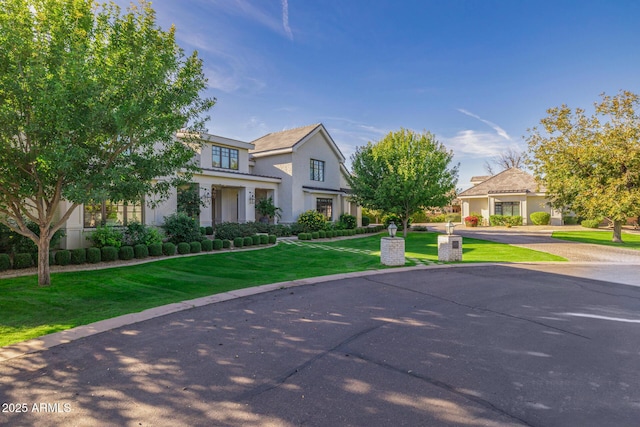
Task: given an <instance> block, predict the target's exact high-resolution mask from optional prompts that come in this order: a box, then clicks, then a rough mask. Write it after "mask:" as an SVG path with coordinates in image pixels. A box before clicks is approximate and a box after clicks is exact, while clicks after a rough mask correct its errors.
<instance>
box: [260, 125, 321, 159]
mask: <svg viewBox="0 0 640 427" xmlns="http://www.w3.org/2000/svg"><path fill="white" fill-rule="evenodd" d="M318 126H321V124H319V123H317V124H313V125H309V126H302V127H299V128H295V129H289V130H283V131H280V132H273V133H270V134H268V135H265V136H263V137H260V138H258V139H256V140H255V141H253V142H252V144H253V145H254V146H255V149H253V150H250V151H249V152H250V153H260V152H263V151H273V150H282V149H286V148H292V147H293V146H294V145H296V144H297V143H298V142H300V141H302V140H303V139H304V138H305V137H306V136H307V135H309V134H310V133H311V132H313V131H314V130H315V129H316V128H317V127H318Z"/></svg>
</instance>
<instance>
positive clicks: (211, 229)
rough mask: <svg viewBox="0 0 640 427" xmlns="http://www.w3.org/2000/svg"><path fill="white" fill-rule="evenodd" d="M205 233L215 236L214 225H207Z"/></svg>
mask: <svg viewBox="0 0 640 427" xmlns="http://www.w3.org/2000/svg"><path fill="white" fill-rule="evenodd" d="M204 233H205V234H206V235H207V236H213V227H212V226H210V225H209V226H207V227H205V228H204Z"/></svg>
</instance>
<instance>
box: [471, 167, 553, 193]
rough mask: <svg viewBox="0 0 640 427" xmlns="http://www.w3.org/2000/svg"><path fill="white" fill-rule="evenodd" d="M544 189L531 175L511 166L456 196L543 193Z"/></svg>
mask: <svg viewBox="0 0 640 427" xmlns="http://www.w3.org/2000/svg"><path fill="white" fill-rule="evenodd" d="M545 191H546V189H545V188H544V187H543V186H541V185H539V184H538V182H537V181H536V179H535V178H534V177H533V175H531V174H528V173H527V172H525V171H523V170H520V169H517V168H511V169H507V170H505V171H503V172H500V173H499V174H497V175H494V176H492V177H490V178H488V179H487V180H485V181H482V182H481V183H480V184H477V185H475V186H473V187H471V188H469V189H468V190H465V191H463V192H462V193H460V194H458V197H469V196H487V195H489V194H508V193H544V192H545Z"/></svg>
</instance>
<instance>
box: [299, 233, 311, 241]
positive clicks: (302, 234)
mask: <svg viewBox="0 0 640 427" xmlns="http://www.w3.org/2000/svg"><path fill="white" fill-rule="evenodd" d="M298 240H309V239H308V238H307V233H298Z"/></svg>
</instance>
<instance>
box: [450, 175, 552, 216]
mask: <svg viewBox="0 0 640 427" xmlns="http://www.w3.org/2000/svg"><path fill="white" fill-rule="evenodd" d="M471 182H472V184H474V185H473V187H471V188H469V189H467V190H465V191H463V192H462V193H460V194H458V199H460V201H461V204H462V219H463V220H464V218H465V217H466V216H469V215H470V214H471V213H474V212H477V213H480V214H481V215H482V223H484V224H488V222H489V217H490V216H491V215H505V216H522V223H523V225H527V224H530V223H531V218H530V215H531V214H532V213H533V212H548V213H549V214H550V215H551V225H562V213H561V212H560V211H558V210H556V209H552V208H551V207H550V205H549V199H548V198H547V197H546V189H545V188H544V187H541V186H540V185H539V184H538V183H537V181H536V180H535V178H534V177H533V176H532V175H530V174H528V173H527V172H524V171H522V170H520V169H517V168H511V169H507V170H505V171H503V172H500V173H499V174H496V175H493V176H487V177H485V176H483V177H473V178H472V179H471Z"/></svg>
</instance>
